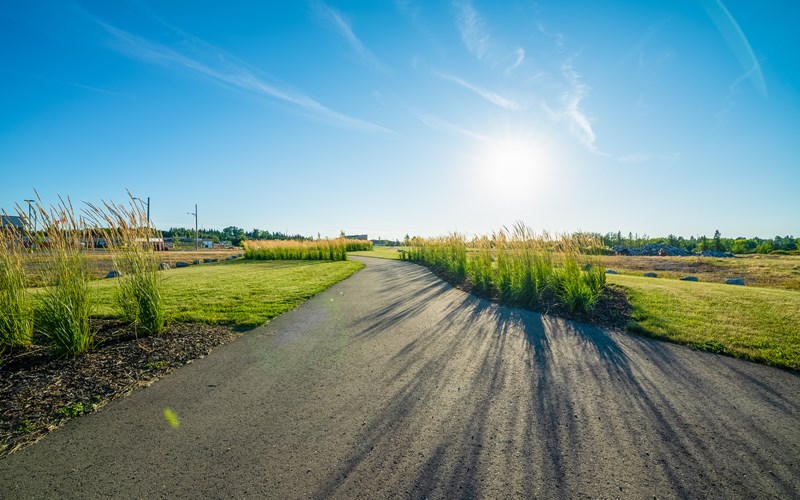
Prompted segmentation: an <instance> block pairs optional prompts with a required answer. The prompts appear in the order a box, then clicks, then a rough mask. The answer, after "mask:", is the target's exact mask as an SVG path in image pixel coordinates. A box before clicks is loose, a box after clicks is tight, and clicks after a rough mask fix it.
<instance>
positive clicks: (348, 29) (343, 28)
mask: <svg viewBox="0 0 800 500" xmlns="http://www.w3.org/2000/svg"><path fill="white" fill-rule="evenodd" d="M313 6H314V9H315V10H316V12H317V13H318V14H319V15H320V16H321V17H322V18H323V19H325V21H326V22H328V24H330V25H331V26H332V27H333V29H334V30H335V31H336V32H337V33H338V34H339V36H341V37H342V38H344V39H345V41H346V42H347V43H348V45H350V48H351V49H353V52H355V53H356V55H358V56H359V57H360V58H361V59H363V60H364V61H366V62H367V63H369V64H370V65H372V66H373V67H375V68H376V69H378V70H380V71H382V72H387V71H388V70H387V68H386V66H384V65H383V63H381V62H380V61H379V60H378V58H377V57H375V55H374V54H373V53H372V52H371V51H370V50H369V49H368V48H367V47H366V46H365V45H364V43H363V42H362V41H361V40H360V39H359V38H358V37H357V36H356V34H355V33H354V32H353V26H352V25H351V24H350V23H349V22H348V21H347V20H346V19H345V18H344V16H342V14H341V12H339V11H338V10H336V9H334V8H333V7H331V6H329V5H328V4H326V3H325V2H322V1H317V2H315V3H314V4H313Z"/></svg>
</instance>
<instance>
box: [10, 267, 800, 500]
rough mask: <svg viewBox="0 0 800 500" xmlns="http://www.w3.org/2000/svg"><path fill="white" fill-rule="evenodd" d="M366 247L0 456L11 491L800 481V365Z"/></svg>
mask: <svg viewBox="0 0 800 500" xmlns="http://www.w3.org/2000/svg"><path fill="white" fill-rule="evenodd" d="M362 260H363V261H364V262H366V263H367V267H366V268H365V269H364V270H362V271H360V272H359V273H357V274H356V275H354V276H353V277H351V278H350V279H348V280H346V281H344V282H342V283H339V284H337V285H335V286H333V287H332V288H330V289H329V290H327V291H326V292H324V293H322V294H320V295H318V296H316V297H314V298H313V299H311V300H309V301H308V302H306V303H304V304H303V305H301V306H300V307H298V308H297V309H295V310H293V311H290V312H288V313H286V314H284V315H282V316H281V317H279V318H276V319H275V320H273V321H271V322H270V323H268V324H267V325H265V326H263V327H261V328H259V329H257V330H255V331H253V332H250V333H248V334H246V335H245V336H243V337H242V338H241V339H239V340H237V341H235V342H233V343H231V344H229V345H226V346H224V347H221V348H220V349H218V350H216V351H214V352H212V353H211V355H210V356H208V357H207V358H205V359H202V360H198V361H197V362H195V363H193V364H191V365H188V366H186V367H184V368H181V369H179V370H177V371H175V372H174V373H172V374H170V375H169V376H168V377H167V378H165V379H164V380H162V381H159V382H157V383H156V384H154V385H153V386H152V387H149V388H146V389H141V390H138V391H135V392H134V393H133V394H132V395H130V396H129V397H127V398H125V399H123V400H120V401H116V402H114V403H112V404H110V405H108V406H107V407H105V408H104V409H102V410H101V411H99V412H97V413H95V414H92V415H88V416H86V417H82V418H79V419H77V420H75V421H72V422H70V423H69V424H68V425H66V426H65V427H64V428H62V429H59V430H58V431H56V432H54V433H52V434H51V435H49V436H47V437H46V438H45V439H44V440H43V441H41V442H40V443H37V444H35V445H33V446H31V447H29V448H26V449H23V450H21V451H19V452H18V453H16V454H14V455H12V456H10V457H8V458H6V459H3V460H0V497H2V498H43V497H52V498H72V497H144V498H153V497H161V496H163V497H169V498H208V497H211V498H215V497H224V498H244V497H257V498H282V499H283V498H326V497H338V498H358V497H365V498H389V497H412V498H423V497H428V498H437V497H438V498H443V497H448V498H453V497H485V498H504V497H541V498H576V497H583V496H592V497H625V498H653V497H657V498H671V497H674V498H702V497H707V496H708V497H716V498H737V497H738V498H753V497H759V498H764V497H772V496H776V497H782V498H791V497H794V498H797V497H798V496H799V495H800V411H798V409H800V377H799V376H798V375H796V374H794V373H789V372H785V371H780V370H776V369H772V368H768V367H765V366H760V365H756V364H751V363H747V362H742V361H739V360H735V359H730V358H725V357H720V356H715V355H712V354H708V353H703V352H697V351H692V350H690V349H687V348H684V347H680V346H675V345H671V344H664V343H660V342H656V341H652V340H648V339H643V338H638V337H634V336H628V335H621V334H614V333H607V332H605V331H602V330H599V329H596V328H593V327H588V326H585V325H579V324H574V323H570V322H566V321H562V320H558V319H554V318H548V317H542V316H540V315H538V314H534V313H530V312H525V311H520V310H515V309H508V308H504V307H498V306H496V305H493V304H490V303H488V302H486V301H483V300H479V299H476V298H474V297H472V296H470V295H467V294H465V293H463V292H461V291H459V290H456V289H453V288H451V287H450V286H449V285H447V284H445V283H443V282H441V281H440V280H438V279H437V278H435V277H434V276H432V275H431V274H430V273H429V272H428V271H427V270H425V269H424V268H422V267H419V266H416V265H413V264H408V263H405V262H398V261H388V260H378V259H369V258H366V259H362ZM165 408H170V409H172V410H173V411H174V413H175V414H176V415H177V417H178V418H179V420H180V426H179V427H178V428H173V427H171V426H170V425H169V424H168V422H167V420H166V419H165V418H164V416H163V411H164V409H165Z"/></svg>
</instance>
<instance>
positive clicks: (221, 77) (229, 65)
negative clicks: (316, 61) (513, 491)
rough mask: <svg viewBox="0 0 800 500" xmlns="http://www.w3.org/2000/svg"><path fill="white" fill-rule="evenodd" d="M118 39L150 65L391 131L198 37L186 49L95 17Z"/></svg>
mask: <svg viewBox="0 0 800 500" xmlns="http://www.w3.org/2000/svg"><path fill="white" fill-rule="evenodd" d="M95 22H97V24H99V25H100V26H102V27H103V28H104V29H105V30H106V31H107V32H108V33H109V34H111V35H112V36H113V37H114V40H115V41H116V42H117V45H116V47H115V49H116V50H118V51H119V52H121V53H122V54H124V55H126V56H128V57H131V58H133V59H138V60H140V61H144V62H147V63H150V64H158V65H161V66H166V67H169V68H179V69H183V70H189V71H191V72H194V73H195V74H199V75H202V76H204V77H207V78H210V79H211V80H213V81H215V82H217V83H218V84H221V85H223V86H225V87H227V88H229V89H232V90H236V91H244V92H249V93H252V94H255V95H260V96H266V97H270V98H274V99H278V100H281V101H284V102H287V103H289V104H292V105H294V106H296V107H297V108H298V109H299V110H301V111H303V112H306V113H309V114H311V115H313V116H315V117H317V118H321V119H324V120H327V121H329V122H331V123H334V124H336V125H339V126H344V127H348V128H354V129H360V130H380V131H388V130H387V129H385V128H384V127H381V126H379V125H376V124H374V123H371V122H369V121H366V120H362V119H360V118H356V117H353V116H349V115H346V114H343V113H340V112H338V111H334V110H332V109H330V108H328V107H327V106H325V105H323V104H321V103H320V102H318V101H316V100H314V99H312V98H311V97H309V96H307V95H306V94H304V93H302V92H300V91H298V90H295V89H292V88H290V87H288V86H286V85H280V84H274V83H273V84H271V83H267V82H266V81H265V78H264V77H263V76H260V72H259V71H258V70H256V69H255V68H252V67H251V66H249V65H247V64H246V63H244V62H242V61H240V60H238V59H236V58H235V57H232V56H230V55H228V54H226V53H225V52H223V51H221V50H219V49H217V48H216V47H214V46H212V45H210V44H208V43H206V42H203V41H201V40H198V39H196V38H194V37H185V39H184V40H183V41H182V47H184V48H186V51H192V52H194V55H193V56H189V55H187V54H185V53H184V52H179V51H178V50H175V49H172V48H170V47H167V46H165V45H163V44H160V43H158V42H153V41H150V40H147V39H145V38H142V37H139V36H137V35H134V34H132V33H129V32H127V31H124V30H121V29H119V28H117V27H115V26H112V25H110V24H107V23H105V22H103V21H101V20H98V19H95Z"/></svg>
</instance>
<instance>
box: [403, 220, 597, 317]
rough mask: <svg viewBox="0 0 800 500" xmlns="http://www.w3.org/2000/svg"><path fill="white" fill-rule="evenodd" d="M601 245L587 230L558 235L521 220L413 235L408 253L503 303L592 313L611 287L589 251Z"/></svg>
mask: <svg viewBox="0 0 800 500" xmlns="http://www.w3.org/2000/svg"><path fill="white" fill-rule="evenodd" d="M596 245H597V243H596V242H594V241H588V240H587V237H585V236H583V235H581V236H580V237H579V238H577V237H572V236H563V237H559V238H556V237H551V236H550V235H549V234H547V233H543V234H536V233H535V232H534V231H532V230H531V229H530V228H529V227H527V226H525V225H524V224H522V223H517V224H515V225H514V226H513V227H512V228H511V229H508V228H503V229H501V230H500V231H497V232H496V233H494V234H493V235H492V236H491V237H489V236H480V237H476V238H473V239H471V240H468V239H467V238H466V237H465V236H463V235H460V234H457V233H454V234H451V235H449V236H446V237H440V238H427V239H423V238H413V239H412V240H411V242H410V246H409V248H408V250H407V251H405V252H404V253H403V258H405V259H407V260H412V261H415V262H419V263H421V264H424V265H426V266H428V267H430V268H431V269H432V270H433V271H434V272H436V273H437V274H439V275H441V276H443V277H444V278H445V279H448V280H449V281H453V282H456V283H459V284H466V285H467V286H468V287H469V288H470V289H472V290H473V291H474V292H476V293H478V294H480V295H484V296H488V297H491V298H494V299H496V300H498V301H499V302H501V303H503V304H508V305H513V306H520V307H526V308H531V309H535V310H546V309H549V308H550V307H552V306H560V307H563V308H565V309H566V310H567V311H569V312H572V313H588V312H590V311H591V310H592V308H593V307H594V305H595V303H596V302H597V300H598V298H599V297H600V295H601V294H602V290H603V287H604V286H605V271H604V270H603V268H602V267H601V266H600V265H599V262H596V260H597V258H596V257H592V256H587V255H585V253H586V252H585V250H586V249H587V248H588V249H591V248H595V246H596Z"/></svg>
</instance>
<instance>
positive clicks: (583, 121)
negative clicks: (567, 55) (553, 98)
mask: <svg viewBox="0 0 800 500" xmlns="http://www.w3.org/2000/svg"><path fill="white" fill-rule="evenodd" d="M561 71H562V73H563V74H564V77H565V78H566V79H567V82H569V89H568V90H567V91H566V92H565V93H564V94H563V96H562V99H563V103H564V110H563V112H562V116H563V117H564V118H565V119H566V120H567V122H568V123H569V127H570V130H571V131H572V133H573V135H575V136H576V137H577V138H578V140H579V141H581V143H582V144H583V145H584V146H586V148H587V149H589V150H590V151H592V152H593V153H599V152H598V150H597V145H596V144H595V142H596V140H597V136H596V135H595V133H594V129H592V123H591V121H590V120H589V117H588V116H586V114H585V113H584V112H583V110H581V101H582V100H583V98H584V97H586V95H587V94H588V93H589V87H588V86H586V84H584V83H583V82H582V81H581V79H580V75H578V73H577V71H575V69H574V68H573V67H572V64H571V63H570V62H565V63H564V64H563V65H562V66H561Z"/></svg>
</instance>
